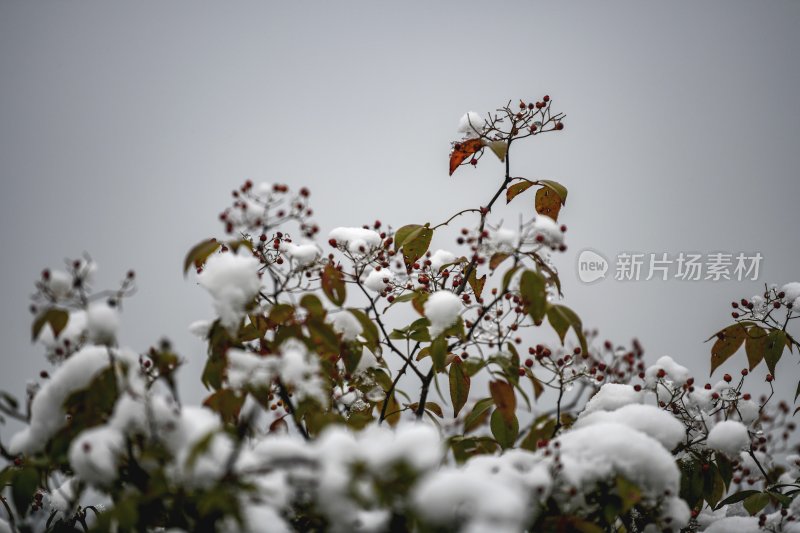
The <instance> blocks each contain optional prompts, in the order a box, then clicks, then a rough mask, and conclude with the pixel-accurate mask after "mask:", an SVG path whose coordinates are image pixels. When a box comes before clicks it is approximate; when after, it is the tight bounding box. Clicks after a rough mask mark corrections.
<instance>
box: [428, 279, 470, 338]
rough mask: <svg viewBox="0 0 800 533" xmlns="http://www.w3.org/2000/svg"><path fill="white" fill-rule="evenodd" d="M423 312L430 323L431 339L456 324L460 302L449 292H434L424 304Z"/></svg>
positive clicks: (459, 311)
mask: <svg viewBox="0 0 800 533" xmlns="http://www.w3.org/2000/svg"><path fill="white" fill-rule="evenodd" d="M424 310H425V316H426V317H427V318H428V320H430V322H431V327H430V334H431V337H436V336H437V335H439V334H440V333H442V332H443V331H444V330H446V329H447V328H449V327H450V326H452V325H453V324H455V323H456V320H458V315H459V313H461V300H460V299H459V298H458V296H456V295H455V294H453V293H452V292H450V291H445V290H441V291H436V292H434V293H433V294H431V295H430V297H429V298H428V300H427V301H426V302H425V305H424Z"/></svg>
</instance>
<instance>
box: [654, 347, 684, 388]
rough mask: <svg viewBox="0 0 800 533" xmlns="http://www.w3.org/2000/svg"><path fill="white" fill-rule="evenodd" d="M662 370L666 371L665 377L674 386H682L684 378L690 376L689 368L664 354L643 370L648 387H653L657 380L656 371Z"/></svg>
mask: <svg viewBox="0 0 800 533" xmlns="http://www.w3.org/2000/svg"><path fill="white" fill-rule="evenodd" d="M659 370H663V371H664V372H665V373H666V376H665V379H668V380H670V381H671V382H672V384H673V385H675V386H678V387H680V386H682V385H683V384H684V383H686V380H688V379H689V377H691V374H690V372H689V369H688V368H686V367H685V366H681V365H679V364H678V363H676V362H675V361H674V360H673V359H672V357H670V356H668V355H665V356H663V357H660V358H659V359H658V361H656V364H654V365H652V366H650V367H648V368H647V370H646V371H645V378H644V379H645V383H646V384H647V387H648V388H652V387H655V384H656V382H657V380H658V372H659Z"/></svg>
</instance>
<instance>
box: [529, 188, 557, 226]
mask: <svg viewBox="0 0 800 533" xmlns="http://www.w3.org/2000/svg"><path fill="white" fill-rule="evenodd" d="M561 205H562V203H561V197H560V196H558V194H556V193H555V192H554V191H553V189H551V188H550V187H542V188H540V189H539V190H538V191H536V202H535V206H536V212H537V213H539V214H540V215H545V216H548V217H550V218H552V219H553V220H558V213H559V211H561Z"/></svg>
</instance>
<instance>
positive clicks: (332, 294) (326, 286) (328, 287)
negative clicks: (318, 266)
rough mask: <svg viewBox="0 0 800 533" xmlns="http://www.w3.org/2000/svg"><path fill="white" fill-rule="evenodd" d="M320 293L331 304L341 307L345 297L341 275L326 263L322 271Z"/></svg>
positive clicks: (345, 292)
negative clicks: (323, 294) (322, 293)
mask: <svg viewBox="0 0 800 533" xmlns="http://www.w3.org/2000/svg"><path fill="white" fill-rule="evenodd" d="M321 285H322V292H324V293H325V296H327V297H328V299H329V300H330V301H331V303H333V305H336V306H339V307H341V306H342V304H343V303H344V300H345V298H346V297H347V291H346V290H345V285H344V278H343V276H342V273H341V272H339V270H337V269H336V267H334V266H333V265H332V264H330V263H328V264H327V265H325V268H324V269H323V270H322V282H321Z"/></svg>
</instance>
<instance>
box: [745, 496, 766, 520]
mask: <svg viewBox="0 0 800 533" xmlns="http://www.w3.org/2000/svg"><path fill="white" fill-rule="evenodd" d="M768 504H769V494H767V493H764V492H759V493H757V494H751V495H750V496H748V497H747V498H745V500H744V502H742V505H744V508H745V509H747V512H748V513H750V516H754V515H757V514H758V513H760V512H761V510H762V509H764V507H766V506H767V505H768Z"/></svg>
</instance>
